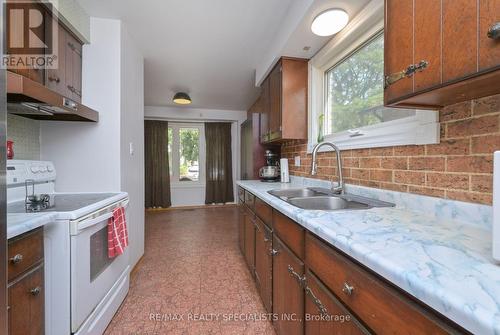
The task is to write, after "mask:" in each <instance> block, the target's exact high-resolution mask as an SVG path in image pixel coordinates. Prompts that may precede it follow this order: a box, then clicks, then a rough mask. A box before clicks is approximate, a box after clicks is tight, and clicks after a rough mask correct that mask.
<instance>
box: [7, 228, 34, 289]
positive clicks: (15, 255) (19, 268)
mask: <svg viewBox="0 0 500 335" xmlns="http://www.w3.org/2000/svg"><path fill="white" fill-rule="evenodd" d="M7 254H8V263H9V265H8V278H9V281H10V280H12V279H14V278H15V277H17V276H19V275H20V274H21V273H23V272H24V271H26V270H28V269H29V268H30V267H32V266H33V265H35V264H36V263H38V262H39V261H41V260H42V259H43V229H42V228H38V229H36V230H34V231H32V232H28V233H26V234H23V235H21V236H19V237H15V238H13V239H11V240H9V243H8V253H7Z"/></svg>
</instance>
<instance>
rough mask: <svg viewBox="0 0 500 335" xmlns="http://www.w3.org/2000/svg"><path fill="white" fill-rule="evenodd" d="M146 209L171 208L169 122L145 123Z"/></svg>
mask: <svg viewBox="0 0 500 335" xmlns="http://www.w3.org/2000/svg"><path fill="white" fill-rule="evenodd" d="M144 150H145V152H144V159H145V172H146V176H145V177H146V197H145V198H146V204H145V205H146V208H151V207H163V208H166V207H170V206H171V205H172V203H171V201H170V172H169V167H168V122H166V121H149V120H147V121H144Z"/></svg>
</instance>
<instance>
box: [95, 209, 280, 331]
mask: <svg viewBox="0 0 500 335" xmlns="http://www.w3.org/2000/svg"><path fill="white" fill-rule="evenodd" d="M237 220H238V209H237V208H236V207H218V208H207V209H190V210H188V209H185V210H173V211H165V212H148V213H147V214H146V228H145V229H146V231H145V235H146V236H145V253H144V256H143V258H142V260H141V261H140V262H139V265H138V266H137V267H136V269H135V270H134V271H133V272H132V274H131V278H130V291H129V293H128V296H127V297H126V298H125V301H124V302H123V304H122V305H121V307H120V309H119V310H118V312H117V313H116V315H115V316H114V318H113V320H112V321H111V323H110V325H109V326H108V329H107V330H106V333H105V334H107V335H111V334H113V335H114V334H120V335H129V334H134V335H138V334H141V335H149V334H151V335H152V334H187V335H191V334H203V335H207V334H235V335H240V334H248V335H258V334H274V330H273V328H272V324H271V322H269V321H267V320H263V319H262V316H263V315H264V316H265V313H266V311H265V309H264V306H263V304H262V302H261V300H260V297H259V294H258V292H257V289H256V287H255V284H254V281H253V279H252V277H251V275H250V272H249V271H248V269H247V266H246V263H245V261H244V258H243V256H242V255H241V253H240V251H239V248H238V237H237ZM132 243H133V242H132Z"/></svg>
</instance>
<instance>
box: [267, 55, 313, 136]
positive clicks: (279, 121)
mask: <svg viewBox="0 0 500 335" xmlns="http://www.w3.org/2000/svg"><path fill="white" fill-rule="evenodd" d="M307 71H308V65H307V60H305V59H297V58H287V57H283V58H281V59H280V61H279V62H278V63H277V64H276V66H275V67H274V68H273V70H272V71H271V73H270V74H269V76H268V77H267V78H266V79H265V80H264V82H263V83H262V86H261V88H262V98H263V107H262V109H263V110H262V118H261V134H260V137H261V142H263V143H268V142H278V141H281V140H292V139H307V80H308V74H307Z"/></svg>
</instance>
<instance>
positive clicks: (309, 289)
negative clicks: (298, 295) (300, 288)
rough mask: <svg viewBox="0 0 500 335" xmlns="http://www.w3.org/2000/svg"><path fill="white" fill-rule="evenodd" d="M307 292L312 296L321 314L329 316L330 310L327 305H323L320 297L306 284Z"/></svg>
mask: <svg viewBox="0 0 500 335" xmlns="http://www.w3.org/2000/svg"><path fill="white" fill-rule="evenodd" d="M306 294H307V295H309V296H310V297H311V298H312V300H313V302H314V304H315V305H316V307H318V310H319V312H320V313H321V315H323V316H328V310H327V309H326V307H325V305H323V303H322V302H321V300H319V298H318V297H317V296H316V295H315V294H314V292H313V291H312V290H311V288H310V287H309V286H306Z"/></svg>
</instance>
